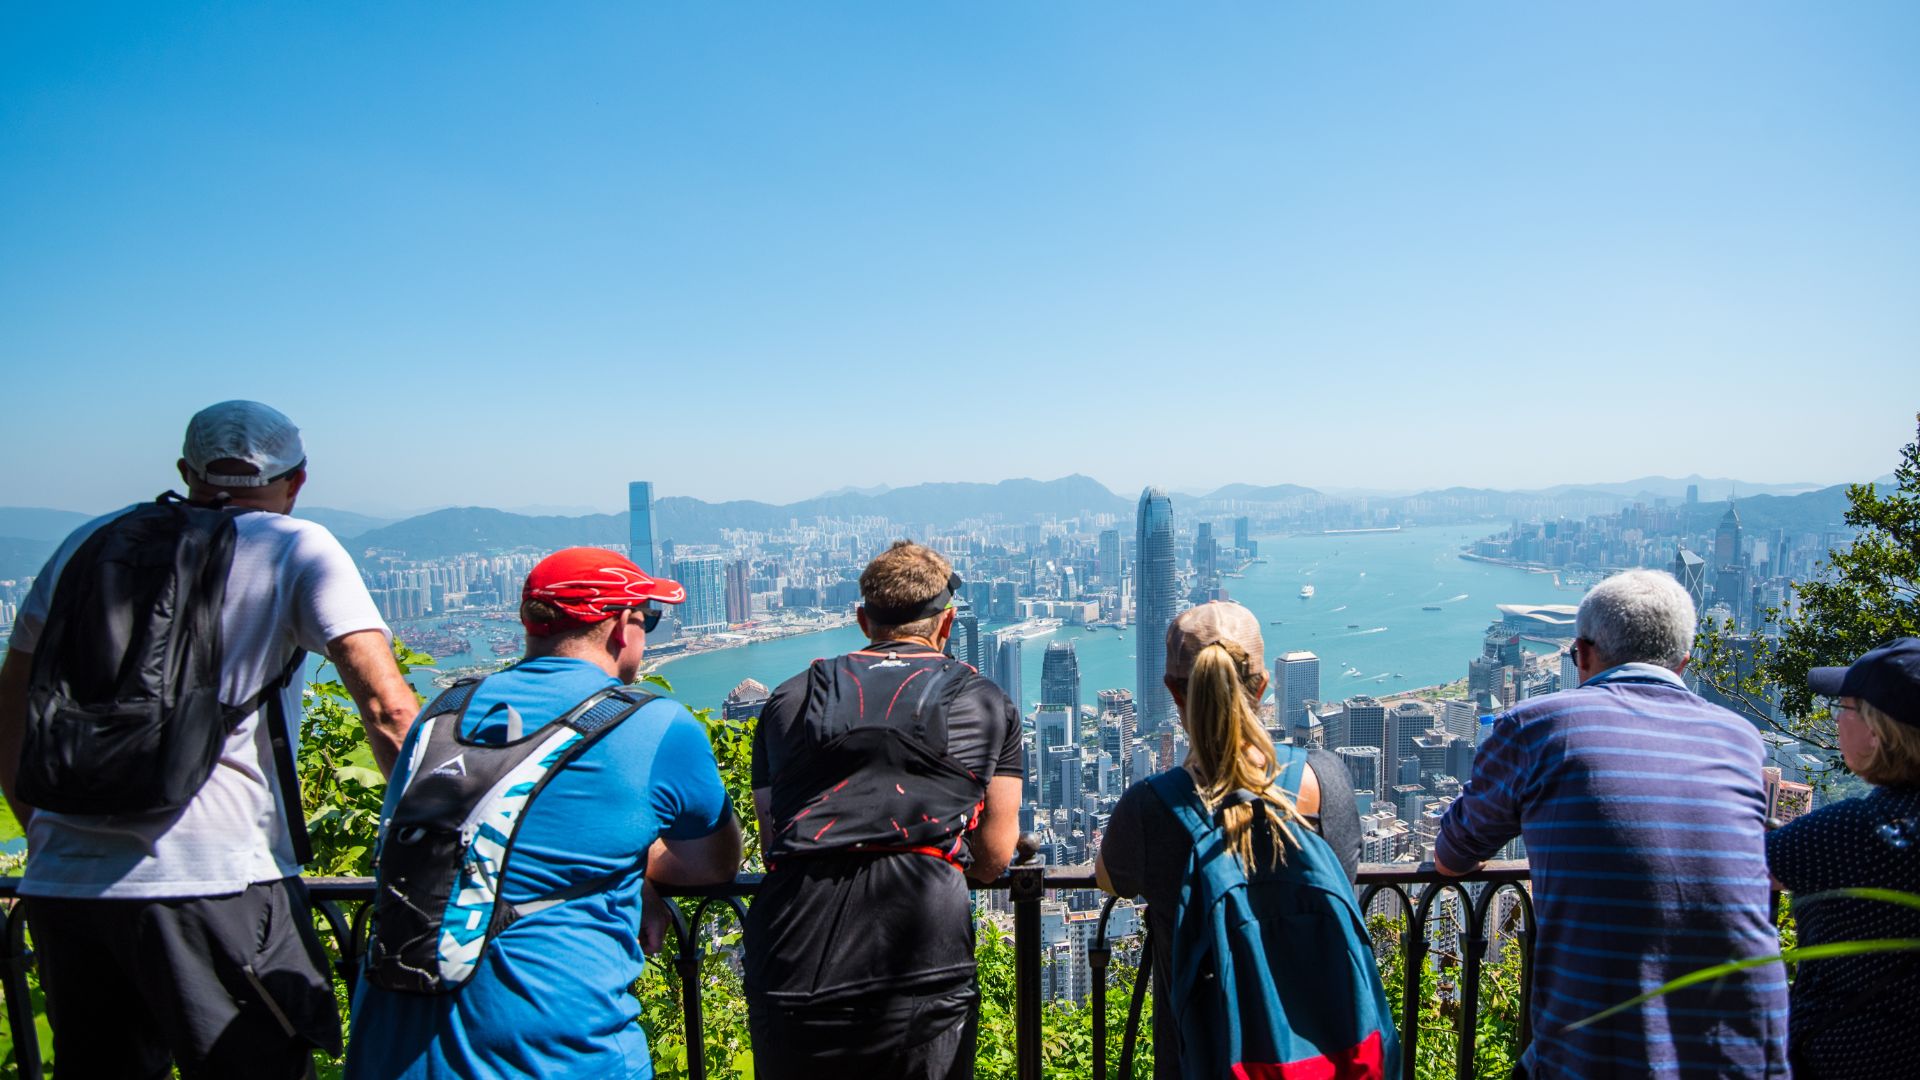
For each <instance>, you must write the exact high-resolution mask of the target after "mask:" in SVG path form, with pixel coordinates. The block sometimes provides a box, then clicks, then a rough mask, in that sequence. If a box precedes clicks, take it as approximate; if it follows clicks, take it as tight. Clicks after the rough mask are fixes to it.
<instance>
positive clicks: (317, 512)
mask: <svg viewBox="0 0 1920 1080" xmlns="http://www.w3.org/2000/svg"><path fill="white" fill-rule="evenodd" d="M293 516H294V517H297V518H305V519H307V520H308V521H313V522H318V523H319V524H321V525H325V526H326V527H327V531H328V532H330V533H332V534H333V535H335V536H337V537H339V538H340V539H342V540H346V539H349V538H351V537H355V536H359V535H360V534H361V533H366V532H372V531H373V530H375V529H378V528H380V527H381V526H383V525H391V524H393V519H392V518H380V517H372V516H370V515H367V514H356V513H354V512H353V511H351V510H334V509H331V508H329V507H325V506H295V507H294V508H293Z"/></svg>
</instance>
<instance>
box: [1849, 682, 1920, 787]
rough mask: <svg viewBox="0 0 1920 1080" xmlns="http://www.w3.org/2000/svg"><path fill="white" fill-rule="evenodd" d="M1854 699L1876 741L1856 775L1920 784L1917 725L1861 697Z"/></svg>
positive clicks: (1876, 780) (1906, 784)
mask: <svg viewBox="0 0 1920 1080" xmlns="http://www.w3.org/2000/svg"><path fill="white" fill-rule="evenodd" d="M1855 700H1856V701H1858V702H1859V704H1858V706H1857V707H1858V709H1859V711H1860V719H1862V720H1864V721H1866V723H1867V730H1869V731H1871V732H1873V737H1874V739H1875V741H1876V743H1877V745H1875V746H1874V748H1873V749H1872V750H1869V751H1868V752H1867V760H1866V761H1865V762H1863V763H1862V764H1861V766H1860V779H1862V780H1865V781H1866V782H1867V783H1869V784H1891V785H1893V786H1896V787H1910V786H1913V785H1915V784H1920V728H1915V727H1911V726H1909V725H1906V724H1903V723H1901V722H1900V721H1898V720H1895V719H1894V718H1893V717H1891V716H1888V715H1887V714H1886V712H1885V710H1882V709H1880V708H1879V707H1877V706H1875V705H1874V704H1873V703H1872V702H1870V701H1867V700H1866V699H1864V698H1856V699H1855Z"/></svg>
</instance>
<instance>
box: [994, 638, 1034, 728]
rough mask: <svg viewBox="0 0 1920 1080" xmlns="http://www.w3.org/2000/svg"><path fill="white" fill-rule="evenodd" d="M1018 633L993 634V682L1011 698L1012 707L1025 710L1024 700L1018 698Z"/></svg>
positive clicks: (1019, 643) (1019, 641)
mask: <svg viewBox="0 0 1920 1080" xmlns="http://www.w3.org/2000/svg"><path fill="white" fill-rule="evenodd" d="M1021 644H1022V642H1021V640H1020V638H1019V636H1018V635H1015V634H1008V633H999V634H995V635H993V682H994V685H996V686H998V687H999V688H1000V691H1001V693H1004V694H1006V695H1007V697H1009V698H1011V699H1012V700H1013V705H1014V708H1016V709H1019V710H1021V711H1022V712H1024V711H1026V707H1027V706H1026V702H1024V701H1022V700H1021V698H1020V646H1021Z"/></svg>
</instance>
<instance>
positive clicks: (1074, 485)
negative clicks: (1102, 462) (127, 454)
mask: <svg viewBox="0 0 1920 1080" xmlns="http://www.w3.org/2000/svg"><path fill="white" fill-rule="evenodd" d="M1088 511H1091V512H1095V513H1109V514H1131V513H1132V512H1133V500H1131V499H1127V498H1124V497H1122V496H1119V495H1116V494H1114V493H1113V492H1111V491H1109V490H1107V489H1106V488H1105V487H1104V486H1102V485H1101V484H1100V483H1099V482H1098V481H1096V480H1092V479H1090V478H1088V477H1085V476H1067V477H1062V478H1061V479H1058V480H1002V481H1001V482H1000V483H997V484H916V485H914V486H912V487H904V488H894V489H891V490H888V491H886V492H884V493H882V494H879V495H835V496H832V497H825V498H819V499H808V500H806V501H804V502H797V503H790V504H788V505H786V506H774V505H772V504H770V503H763V502H750V501H744V500H742V501H734V502H723V503H709V502H703V501H701V500H699V499H691V498H686V497H684V496H671V497H668V498H664V499H659V500H656V501H655V502H654V504H653V513H654V524H655V532H656V534H657V536H658V537H659V538H660V539H662V540H675V541H679V542H681V543H689V544H711V543H717V542H719V540H720V538H721V530H723V529H747V530H752V531H759V532H765V531H770V530H773V529H779V528H784V527H786V525H787V523H788V522H790V521H793V520H795V519H798V520H801V521H808V520H811V519H813V518H816V517H841V518H845V517H855V516H883V517H886V518H889V519H891V520H893V521H896V522H899V523H900V524H901V525H902V526H903V527H906V528H912V527H914V526H944V525H951V524H954V523H956V522H960V521H965V520H968V519H974V518H988V517H992V518H998V519H1000V520H1003V521H1025V520H1031V519H1033V518H1035V517H1047V516H1053V517H1072V516H1074V515H1076V514H1080V513H1083V512H1088ZM626 541H627V516H626V515H625V514H588V515H585V516H581V517H558V516H532V515H526V514H510V513H507V512H506V511H503V510H490V509H485V508H481V507H458V508H453V509H447V510H438V511H435V512H433V513H431V514H422V515H420V516H418V517H412V518H408V519H406V520H405V521H398V522H395V523H393V524H391V525H387V526H384V527H382V528H378V529H372V530H369V531H367V532H365V533H362V534H360V535H358V536H355V537H353V543H351V544H349V545H348V546H349V548H351V549H352V550H355V551H362V552H364V551H369V550H384V551H396V552H401V553H404V554H405V555H406V556H407V557H409V558H415V559H431V558H443V557H445V556H448V555H456V554H459V553H460V552H463V551H478V552H484V551H503V550H511V549H513V548H538V549H543V550H552V549H554V548H561V547H566V546H568V545H571V544H624V543H626Z"/></svg>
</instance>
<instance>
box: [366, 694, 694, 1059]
mask: <svg viewBox="0 0 1920 1080" xmlns="http://www.w3.org/2000/svg"><path fill="white" fill-rule="evenodd" d="M614 685H617V684H616V683H615V681H614V680H613V679H611V678H609V677H607V675H606V674H605V673H604V672H602V671H601V670H600V669H599V668H597V667H595V666H593V665H592V664H589V663H587V662H586V661H584V660H575V659H568V658H562V657H544V658H541V659H537V660H528V661H526V662H524V663H522V664H520V665H518V666H517V667H514V668H513V669H511V670H509V671H505V672H502V673H500V674H498V675H494V676H492V677H490V678H488V679H487V680H486V682H484V683H483V684H481V686H480V688H479V689H478V690H477V691H475V693H474V696H473V700H472V701H471V702H470V703H469V705H468V706H467V711H466V719H465V722H464V723H463V724H462V731H463V733H465V734H467V735H468V736H469V737H470V738H475V739H478V740H480V741H483V742H501V741H504V740H505V737H506V733H507V728H506V721H505V716H506V710H505V709H504V708H495V706H496V705H499V704H500V703H502V702H511V703H512V705H513V707H514V709H515V710H517V711H518V712H519V714H520V717H521V722H522V725H523V727H522V731H523V734H530V733H531V732H533V731H535V730H537V729H538V728H540V727H541V726H542V725H544V724H546V723H547V722H549V721H551V720H553V719H554V718H556V717H558V716H560V715H562V714H563V713H565V712H566V711H567V710H568V709H570V708H572V707H573V706H575V705H577V704H579V703H580V702H581V701H583V700H584V699H586V697H587V696H588V695H590V694H592V693H594V692H595V691H597V690H600V689H602V688H603V687H609V686H614ZM418 734H419V729H418V728H416V729H415V730H414V733H413V736H410V737H409V738H408V740H407V744H406V747H405V748H404V749H403V750H402V752H401V754H400V765H399V766H397V767H396V768H395V770H394V775H393V780H392V783H391V784H390V785H389V786H388V788H387V805H386V806H385V807H384V808H383V809H382V812H381V816H382V818H383V819H387V818H390V817H391V816H392V813H393V809H394V803H395V799H396V796H397V793H398V792H399V791H400V790H401V788H402V786H403V785H404V783H405V780H406V768H407V762H408V761H409V760H410V759H411V757H412V754H413V746H414V739H415V737H417V736H418ZM731 812H732V810H731V807H730V806H729V804H728V802H727V795H726V790H725V789H724V788H723V787H722V786H721V783H720V773H719V770H718V768H717V767H716V766H715V765H714V760H713V749H712V746H711V744H709V743H708V741H707V735H706V731H705V730H704V729H703V728H702V727H701V725H700V723H699V721H697V720H695V719H694V718H693V716H692V714H691V713H689V712H687V710H686V708H685V707H683V706H682V705H680V704H679V703H678V702H674V701H669V700H666V699H659V700H655V701H652V702H649V703H647V704H646V705H645V706H643V707H642V708H641V709H640V711H638V712H636V713H635V714H634V715H632V716H630V717H628V718H627V719H626V720H625V721H624V722H622V723H621V724H620V725H619V726H618V727H616V728H614V729H613V731H611V732H609V733H608V734H606V735H605V736H603V737H602V738H601V739H600V740H599V741H598V742H596V743H595V744H594V745H592V746H591V747H589V748H588V749H587V750H586V751H585V752H584V753H582V754H581V755H580V756H579V757H578V758H576V759H575V760H574V761H573V763H572V764H570V765H568V766H567V767H566V768H565V769H563V770H561V771H560V772H559V773H558V774H556V775H555V776H554V777H553V779H552V780H551V781H549V782H548V784H547V786H546V788H545V789H544V790H542V791H541V793H540V795H539V796H538V797H537V798H535V799H534V800H533V802H532V803H531V804H530V805H529V806H528V807H527V809H526V811H525V815H524V817H523V818H522V820H521V823H520V829H519V834H518V836H517V837H516V838H515V840H514V844H513V850H512V855H511V856H510V859H509V862H508V865H507V868H506V873H505V876H504V879H503V881H502V884H501V890H500V891H501V895H502V897H503V898H504V899H505V900H506V901H507V902H508V903H515V904H517V903H526V902H529V901H532V900H536V899H538V898H540V897H542V896H545V895H548V894H550V893H553V892H555V891H557V890H559V889H562V888H565V887H567V886H569V885H572V884H574V883H576V882H580V881H585V880H587V879H590V878H595V877H600V876H602V875H606V874H610V873H615V872H617V871H619V870H621V869H622V868H628V869H629V870H630V873H628V874H627V875H626V876H625V877H623V878H622V879H621V880H620V882H619V883H618V884H617V885H615V886H614V887H612V888H610V889H607V890H605V891H601V892H595V893H591V894H589V895H586V896H583V897H579V898H577V899H574V900H569V901H566V902H565V903H561V904H556V905H555V906H553V907H550V908H547V909H545V910H542V911H537V912H535V913H533V914H531V915H527V916H525V917H524V918H522V919H520V920H519V921H518V922H515V923H514V924H513V925H512V926H511V927H509V928H508V929H507V930H506V931H504V932H503V933H501V934H500V936H498V937H497V938H495V939H494V940H493V942H492V944H491V945H489V946H488V948H487V950H486V952H485V954H484V955H483V956H482V957H481V958H480V962H479V966H478V969H477V970H476V971H475V972H474V974H473V977H472V979H471V980H469V981H468V982H467V984H466V985H465V986H463V987H461V988H460V989H458V990H455V991H453V992H451V993H446V994H436V995H421V994H402V993H394V992H392V991H388V990H382V989H380V988H379V987H376V986H371V985H369V984H368V983H366V982H365V981H364V980H363V981H362V982H361V983H360V986H359V990H358V992H357V995H356V997H355V1000H354V1003H353V1027H352V1038H351V1039H350V1040H349V1042H348V1053H347V1076H348V1077H363V1078H366V1080H374V1078H379V1080H387V1078H402V1077H404V1078H420V1080H426V1078H438V1077H460V1078H462V1080H466V1078H475V1077H520V1076H569V1077H650V1076H652V1075H653V1064H652V1061H651V1059H650V1058H649V1056H648V1053H647V1040H646V1035H645V1034H644V1033H643V1032H642V1031H641V1030H640V1025H639V1023H638V1022H637V1018H638V1016H639V1013H640V1006H639V1003H638V1002H637V1001H636V1000H635V999H634V998H633V996H632V995H631V994H630V993H628V992H627V988H628V987H629V986H630V985H631V984H632V983H633V981H634V980H635V979H636V978H638V977H639V976H640V971H641V965H642V962H643V958H642V955H641V952H640V938H639V934H640V882H641V877H642V875H643V872H644V867H645V863H644V859H645V855H646V851H647V848H648V847H649V846H650V845H652V843H653V841H654V840H655V839H656V838H659V837H665V838H666V839H669V840H688V839H696V838H698V837H702V836H706V835H708V834H709V833H712V832H713V831H714V830H715V829H717V828H719V827H720V825H721V824H722V823H723V822H725V821H726V820H727V818H728V816H729V815H730V814H731Z"/></svg>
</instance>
